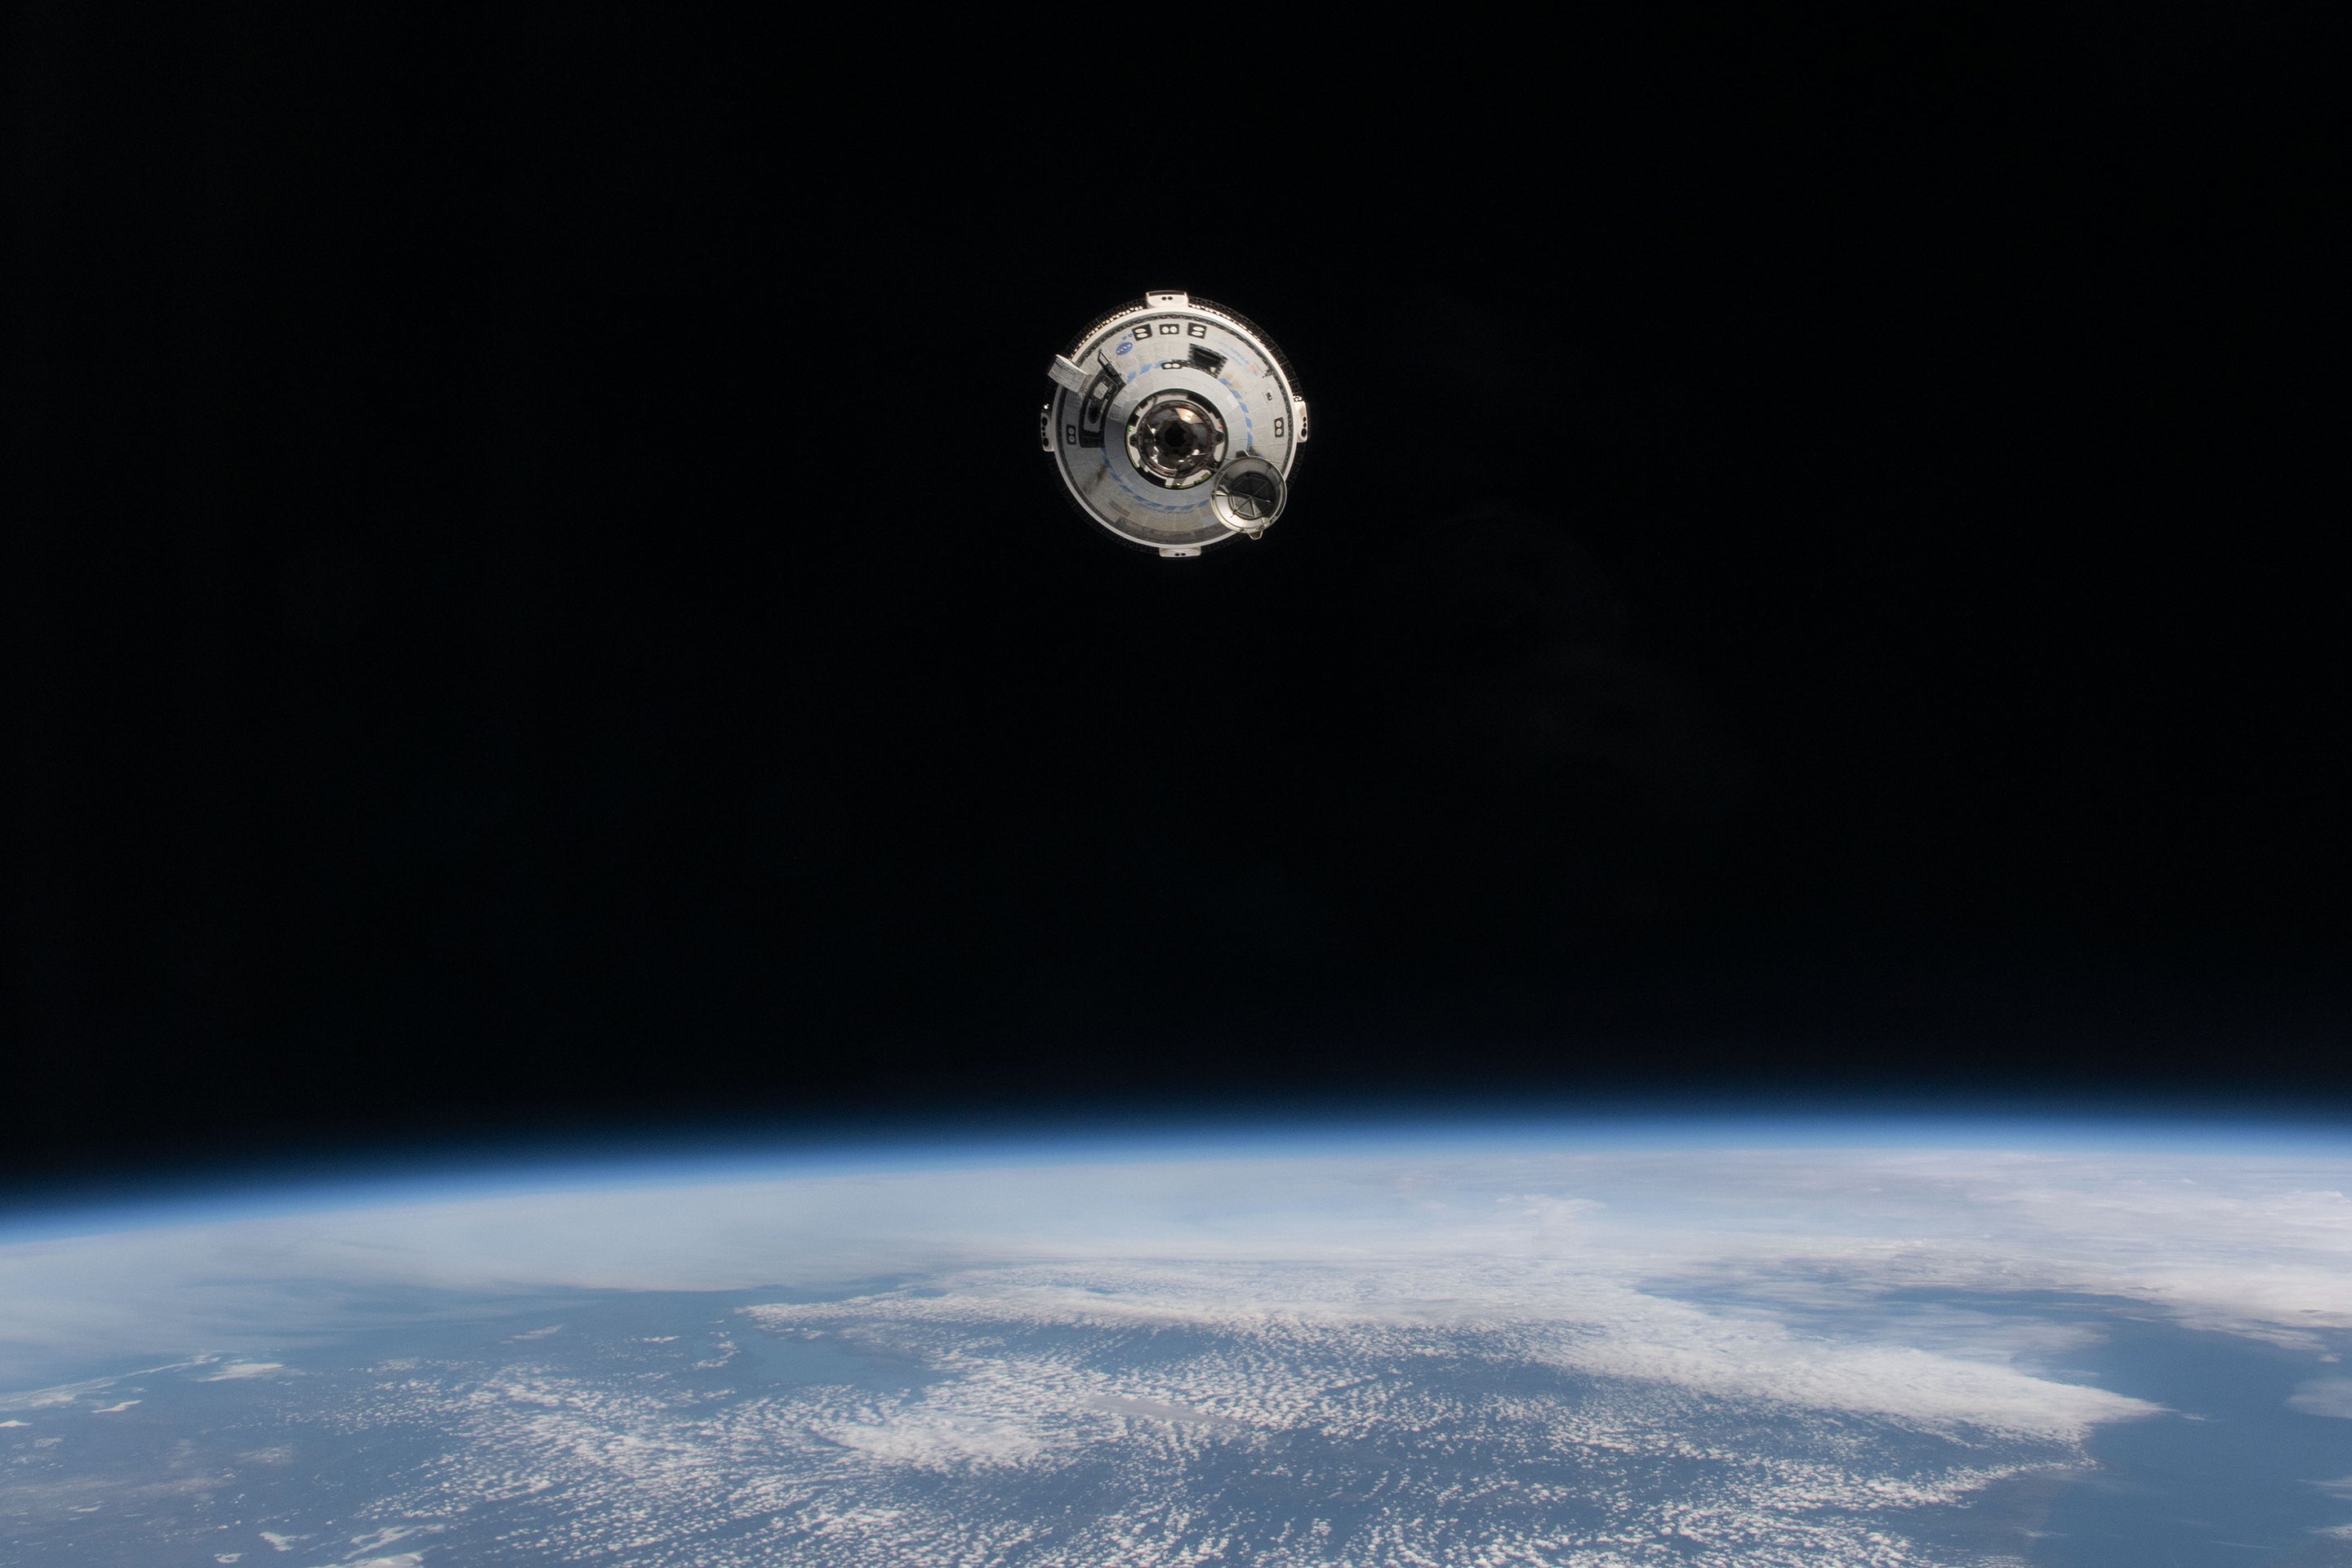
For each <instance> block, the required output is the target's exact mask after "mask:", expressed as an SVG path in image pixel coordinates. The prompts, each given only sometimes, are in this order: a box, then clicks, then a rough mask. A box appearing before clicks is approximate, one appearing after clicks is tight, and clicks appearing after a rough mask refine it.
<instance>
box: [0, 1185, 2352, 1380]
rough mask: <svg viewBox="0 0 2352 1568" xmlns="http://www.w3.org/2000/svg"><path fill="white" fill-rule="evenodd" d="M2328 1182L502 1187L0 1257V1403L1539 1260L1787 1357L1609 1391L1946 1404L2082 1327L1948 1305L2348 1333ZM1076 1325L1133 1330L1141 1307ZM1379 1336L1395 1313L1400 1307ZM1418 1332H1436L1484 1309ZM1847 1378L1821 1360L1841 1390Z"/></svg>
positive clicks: (2351, 1211) (2037, 1361)
mask: <svg viewBox="0 0 2352 1568" xmlns="http://www.w3.org/2000/svg"><path fill="white" fill-rule="evenodd" d="M2347 1190H2352V1160H2344V1159H2336V1160H2328V1159H2322V1158H2318V1157H2315V1156H2296V1157H2294V1158H2287V1157H2284V1156H2282V1157H2277V1158H2269V1157H2259V1156H2253V1155H2221V1154H2203V1153H2181V1154H2178V1155H2165V1154H2148V1153H2122V1152H2117V1153H2085V1154H2073V1155H2066V1154H2051V1153H2022V1152H2021V1153H2000V1152H1937V1151H1933V1150H1882V1151H1870V1150H1843V1151H1841V1150H1826V1151H1824V1150H1791V1149H1781V1150H1760V1151H1738V1150H1719V1151H1713V1152H1709V1151H1705V1150H1692V1149H1682V1150H1675V1151H1643V1150H1640V1149H1632V1150H1627V1149H1613V1150H1611V1149H1594V1150H1590V1151H1579V1150H1577V1149H1576V1148H1574V1147H1573V1146H1570V1145H1567V1144H1565V1143H1563V1142H1560V1141H1555V1142H1553V1143H1552V1144H1551V1145H1549V1146H1542V1145H1537V1144H1532V1143H1531V1144H1530V1145H1528V1146H1527V1147H1525V1148H1510V1147H1488V1148H1485V1149H1481V1150H1477V1151H1468V1152H1465V1151H1463V1150H1460V1149H1454V1150H1447V1149H1444V1148H1404V1147H1398V1148H1392V1149H1380V1148H1373V1147H1369V1146H1368V1147H1366V1148H1365V1149H1363V1150H1362V1151H1361V1152H1355V1153H1346V1152H1325V1153H1319V1154H1316V1155H1313V1156H1308V1157H1299V1158H1278V1157H1265V1156H1242V1155H1234V1156H1231V1157H1220V1158H1203V1159H1196V1160H1177V1159H1159V1160H1150V1161H1136V1162H1128V1163H1118V1162H1101V1161H1095V1162H1085V1163H1065V1164H1055V1163H1046V1162H1042V1161H1041V1162H1040V1163H1034V1164H1028V1165H1018V1164H1009V1163H995V1164H980V1163H975V1164H974V1165H973V1166H972V1167H971V1168H968V1169H961V1170H950V1169H934V1170H927V1171H910V1172H904V1173H896V1174H889V1173H884V1174H866V1175H840V1174H833V1175H814V1176H813V1175H789V1174H787V1175H783V1176H780V1177H778V1178H777V1179H773V1180H765V1181H750V1180H740V1179H739V1180H730V1181H726V1182H713V1183H709V1184H703V1185H699V1186H697V1185H688V1184H675V1185H667V1186H652V1185H646V1186H636V1187H615V1188H609V1189H603V1190H575V1191H568V1192H535V1193H514V1194H503V1195H486V1196H483V1197H480V1198H477V1199H473V1200H469V1201H462V1202H460V1201H444V1202H436V1203H430V1204H411V1205H402V1206H394V1207H380V1208H375V1209H370V1210H354V1211H348V1212H340V1213H315V1214H305V1215H288V1216H284V1217H278V1218H257V1219H247V1220H242V1221H236V1222H223V1223H214V1224H207V1225H197V1226H176V1227H169V1228H162V1229H154V1230H148V1231H143V1232H120V1233H115V1234H110V1235H106V1236H98V1237H79V1238H68V1239H58V1240H47V1241H40V1242H30V1243H23V1244H18V1245H16V1246H9V1247H0V1383H5V1382H17V1383H19V1384H22V1383H24V1382H29V1381H32V1380H34V1379H36V1378H37V1377H40V1376H42V1375H45V1374H46V1375H50V1376H53V1377H54V1376H57V1375H61V1374H70V1373H71V1371H72V1370H73V1369H74V1368H75V1367H76V1366H77V1365H78V1364H79V1365H80V1366H85V1367H87V1366H89V1365H91V1364H92V1363H111V1364H114V1365H120V1364H121V1361H122V1360H123V1359H124V1358H126V1357H127V1356H129V1355H131V1354H133V1353H136V1352H141V1351H148V1352H154V1353H155V1354H156V1355H157V1356H158V1357H161V1356H170V1355H182V1356H184V1355H188V1354H191V1353H194V1352H210V1353H215V1354H244V1355H247V1356H252V1357H253V1358H254V1359H252V1360H249V1361H239V1362H236V1363H228V1364H229V1366H231V1367H244V1366H254V1367H259V1366H265V1365H271V1364H272V1360H271V1359H268V1358H269V1356H270V1352H282V1351H283V1350H285V1349H288V1348H291V1347H293V1346H296V1345H299V1344H300V1343H303V1342H307V1340H308V1339H309V1338H310V1337H311V1336H318V1335H322V1334H328V1333H345V1332H349V1331H354V1330H358V1329H363V1328H365V1327H366V1326H368V1325H369V1324H371V1323H374V1322H383V1321H393V1320H395V1319H414V1318H415V1316H417V1315H419V1314H420V1313H421V1312H425V1311H428V1310H446V1311H449V1312H452V1313H456V1312H469V1313H470V1312H474V1311H478V1310H479V1309H480V1305H481V1302H482V1300H483V1298H484V1297H486V1296H487V1297H489V1298H493V1299H496V1300H503V1301H505V1302H507V1303H508V1304H509V1305H510V1306H512V1307H514V1308H515V1309H516V1310H530V1308H531V1307H532V1306H533V1305H534V1304H540V1303H543V1304H545V1305H547V1306H548V1307H549V1308H550V1309H551V1318H552V1316H553V1309H554V1306H555V1303H557V1302H559V1301H560V1300H562V1293H563V1292H565V1291H568V1290H571V1289H578V1288H589V1289H741V1288H751V1287H760V1286H778V1287H796V1288H803V1289H838V1288H839V1287H841V1286H842V1285H843V1284H845V1283H847V1282H850V1281H854V1280H857V1279H874V1278H885V1277H898V1278H905V1277H910V1276H941V1275H947V1274H952V1273H954V1272H955V1271H957V1270H959V1269H969V1268H974V1267H980V1266H985V1267H1003V1266H1007V1265H1015V1266H1017V1265H1049V1264H1059V1265H1081V1264H1085V1265H1092V1264H1096V1263H1111V1262H1118V1261H1139V1262H1150V1263H1154V1264H1168V1263H1175V1262H1181V1261H1186V1260H1197V1261H1202V1262H1223V1263H1251V1262H1264V1263H1274V1262H1306V1263H1312V1264H1321V1265H1328V1266H1330V1267H1332V1268H1340V1269H1359V1270H1363V1269H1370V1270H1372V1271H1373V1272H1374V1273H1376V1274H1377V1273H1380V1272H1381V1271H1384V1270H1386V1271H1393V1270H1395V1269H1399V1268H1411V1267H1419V1266H1421V1265H1423V1264H1428V1265H1431V1266H1434V1265H1435V1264H1437V1263H1438V1262H1440V1261H1441V1260H1443V1261H1445V1262H1446V1264H1447V1266H1448V1267H1450V1268H1456V1269H1457V1271H1458V1269H1459V1268H1465V1267H1470V1266H1473V1265H1486V1264H1493V1265H1496V1266H1497V1267H1502V1266H1511V1267H1517V1266H1518V1265H1522V1264H1527V1265H1533V1264H1541V1263H1549V1264H1553V1265H1558V1266H1560V1267H1562V1268H1566V1269H1568V1270H1570V1272H1572V1273H1574V1274H1576V1275H1578V1276H1579V1277H1580V1278H1583V1279H1590V1280H1592V1281H1598V1282H1601V1283H1604V1284H1607V1285H1609V1286H1611V1287H1612V1288H1617V1289H1635V1288H1636V1287H1638V1288H1639V1289H1640V1290H1641V1291H1642V1293H1643V1295H1644V1296H1645V1297H1646V1298H1648V1299H1650V1300H1664V1299H1666V1298H1669V1297H1680V1298H1682V1299H1685V1300H1706V1301H1711V1302H1717V1303H1718V1305H1717V1307H1716V1308H1713V1309H1711V1310H1713V1311H1714V1313H1715V1321H1730V1319H1729V1317H1727V1315H1726V1314H1727V1308H1724V1307H1722V1306H1721V1305H1720V1303H1721V1302H1723V1301H1726V1300H1738V1301H1739V1302H1741V1303H1743V1309H1742V1310H1743V1311H1744V1312H1745V1313H1746V1314H1747V1315H1748V1317H1749V1318H1752V1319H1753V1320H1754V1321H1755V1322H1756V1323H1757V1324H1759V1325H1767V1326H1769V1325H1777V1326H1778V1330H1779V1331H1780V1333H1782V1334H1784V1335H1786V1336H1789V1338H1788V1339H1787V1341H1786V1342H1782V1341H1780V1340H1775V1339H1773V1338H1772V1337H1771V1334H1770V1333H1769V1332H1766V1331H1764V1329H1762V1328H1759V1329H1757V1330H1756V1331H1754V1332H1753V1333H1750V1334H1749V1335H1748V1337H1747V1338H1739V1337H1737V1336H1736V1335H1735V1336H1733V1337H1730V1338H1718V1339H1716V1340H1713V1341H1709V1342H1706V1343H1704V1344H1703V1343H1700V1342H1696V1341H1691V1340H1687V1339H1678V1340H1675V1341H1673V1342H1672V1343H1671V1344H1665V1343H1661V1344H1657V1345H1651V1346H1649V1347H1648V1348H1646V1349H1644V1348H1640V1347H1641V1346H1642V1345H1643V1342H1641V1341H1640V1340H1639V1339H1638V1337H1637V1336H1630V1335H1629V1336H1627V1337H1623V1338H1622V1339H1621V1341H1620V1342H1617V1346H1616V1349H1615V1350H1614V1351H1613V1352H1612V1353H1614V1354H1617V1355H1619V1356H1621V1357H1622V1358H1625V1363H1626V1364H1627V1365H1629V1366H1630V1365H1632V1364H1634V1363H1642V1364H1645V1365H1653V1366H1657V1367H1668V1366H1681V1365H1693V1364H1697V1363H1707V1364H1710V1365H1713V1366H1715V1367H1716V1369H1717V1374H1726V1375H1727V1371H1726V1368H1727V1364H1728V1363H1731V1362H1735V1361H1738V1359H1739V1358H1741V1357H1752V1358H1754V1363H1755V1366H1756V1368H1757V1370H1756V1372H1755V1373H1754V1375H1755V1376H1757V1377H1759V1378H1767V1377H1769V1378H1770V1379H1775V1380H1779V1382H1780V1384H1788V1385H1790V1386H1793V1385H1794V1383H1795V1382H1797V1381H1801V1380H1802V1379H1804V1378H1813V1379H1814V1380H1815V1381H1816V1382H1817V1383H1818V1384H1820V1386H1821V1387H1822V1388H1823V1389H1827V1388H1828V1387H1829V1386H1830V1385H1831V1384H1832V1383H1834V1382H1835V1378H1836V1376H1843V1375H1844V1374H1843V1373H1838V1374H1835V1375H1834V1376H1833V1375H1832V1373H1831V1372H1830V1371H1828V1370H1825V1369H1823V1368H1822V1367H1817V1366H1816V1365H1815V1363H1814V1362H1813V1361H1811V1360H1808V1359H1807V1355H1806V1354H1801V1353H1800V1352H1798V1351H1796V1350H1792V1349H1790V1348H1788V1347H1789V1346H1790V1345H1802V1344H1805V1343H1808V1342H1809V1341H1808V1339H1807V1334H1808V1331H1809V1328H1808V1326H1809V1325H1811V1326H1812V1327H1813V1328H1819V1327H1820V1326H1821V1325H1823V1324H1829V1323H1835V1324H1837V1325H1839V1332H1840V1333H1842V1334H1843V1335H1844V1336H1845V1337H1846V1339H1847V1340H1849V1341H1851V1342H1857V1343H1858V1342H1861V1341H1864V1340H1867V1341H1870V1342H1873V1343H1874V1344H1875V1346H1876V1347H1877V1353H1879V1354H1880V1355H1881V1356H1882V1358H1883V1359H1882V1360H1881V1361H1880V1362H1878V1363H1873V1365H1874V1371H1872V1372H1871V1373H1868V1374H1867V1375H1859V1377H1858V1382H1857V1387H1860V1386H1862V1385H1865V1384H1876V1383H1882V1382H1884V1383H1889V1384H1894V1385H1904V1384H1906V1379H1909V1378H1910V1375H1911V1374H1910V1373H1909V1372H1907V1371H1906V1370H1905V1369H1906V1368H1908V1367H1911V1366H1913V1365H1914V1364H1915V1363H1911V1362H1908V1361H1906V1360H1904V1359H1903V1358H1904V1356H1905V1355H1906V1353H1913V1354H1916V1355H1920V1356H1926V1357H1928V1358H1931V1360H1932V1361H1933V1362H1934V1363H1935V1364H1936V1365H1937V1368H1938V1369H1939V1370H1938V1371H1937V1373H1936V1379H1937V1380H1940V1382H1938V1383H1937V1386H1945V1387H1958V1386H1960V1382H1958V1381H1955V1380H1959V1379H1960V1374H1959V1373H1956V1372H1952V1371H1949V1370H1948V1364H1949V1365H1957V1364H1959V1363H1975V1364H1977V1365H1978V1366H1979V1368H1982V1367H1990V1368H1994V1369H2011V1370H2017V1371H2019V1372H2020V1375H2026V1374H2029V1373H2033V1371H2034V1369H2035V1368H2037V1367H2042V1368H2046V1367H2049V1366H2052V1365H2055V1364H2063V1360H2064V1357H2065V1355H2066V1353H2067V1352H2068V1350H2069V1349H2070V1348H2071V1346H2072V1345H2075V1344H2080V1343H2082V1342H2084V1340H2085V1338H2086V1337H2087V1336H2088V1335H2090V1334H2091V1333H2092V1331H2088V1330H2084V1329H2082V1328H2079V1327H2073V1328H2069V1327H2064V1326H2061V1325H2055V1324H2053V1323H2050V1322H2047V1321H2033V1320H2031V1319H2028V1318H2021V1317H2019V1316H2017V1315H2015V1314H2007V1315H2003V1316H2000V1317H1993V1316H1989V1315H1985V1314H1975V1315H1973V1316H1972V1315H1971V1314H1969V1313H1968V1312H1967V1311H1966V1310H1963V1308H1962V1307H1961V1306H1958V1305H1956V1304H1955V1300H1957V1299H1958V1298H1963V1297H1965V1296H1966V1295H1967V1294H1968V1293H1969V1292H1973V1291H2001V1292H2013V1291H2021V1290H2063V1291H2070V1292H2079V1293H2084V1294H2091V1295H2105V1296H2116V1297H2122V1298H2125V1299H2127V1300H2132V1301H2136V1302H2138V1303H2142V1304H2143V1305H2145V1306H2147V1307H2148V1308H2151V1309H2154V1310H2159V1311H2162V1312H2164V1313H2166V1314H2168V1315H2170V1316H2172V1317H2173V1318H2175V1319H2177V1320H2179V1321H2183V1322H2186V1323H2189V1324H2191V1325H2193V1326H2197V1327H2200V1328H2210V1329H2219V1330H2223V1331H2230V1332H2233V1333H2239V1334H2245V1335H2251V1336H2254V1337H2259V1338H2263V1339H2266V1340H2269V1341H2272V1342H2276V1343H2279V1344H2283V1345H2287V1346H2290V1347H2294V1348H2297V1349H2304V1350H2316V1349H2318V1348H2319V1347H2320V1345H2321V1344H2322V1343H2323V1342H2324V1341H2325V1340H2326V1336H2329V1335H2333V1334H2338V1333H2341V1332H2343V1331H2347V1330H2352V1200H2347V1198H2346V1196H2345V1193H2346V1192H2347ZM1432 1278H1434V1276H1432ZM1429 1288H1430V1289H1441V1287H1439V1286H1436V1285H1432V1286H1430V1287H1429ZM1452 1288H1453V1287H1444V1288H1443V1289H1452ZM420 1289H421V1290H423V1291H425V1292H431V1291H436V1290H437V1291H446V1292H448V1293H449V1294H448V1295H446V1296H445V1297H441V1298H438V1299H437V1300H438V1301H439V1303H440V1304H439V1305H438V1306H437V1307H423V1306H420V1305H419V1304H418V1303H419V1301H420V1300H436V1298H433V1297H430V1296H420V1294H419V1291H420ZM1897 1290H1914V1291H1934V1292H1937V1293H1938V1294H1939V1295H1940V1297H1942V1298H1943V1301H1942V1304H1941V1305H1940V1306H1939V1307H1937V1308H1935V1309H1932V1310H1922V1309H1916V1308H1913V1307H1910V1306H1906V1305H1901V1304H1899V1303H1895V1302H1894V1301H1893V1300H1892V1298H1891V1296H1890V1293H1891V1292H1895V1291H1897ZM1089 1310H1093V1311H1096V1312H1097V1313H1109V1312H1119V1311H1128V1312H1132V1311H1139V1310H1147V1308H1146V1307H1145V1306H1144V1305H1143V1304H1142V1302H1141V1300H1140V1299H1138V1300H1128V1301H1124V1302H1114V1301H1109V1300H1104V1301H1098V1302H1096V1303H1095V1304H1094V1305H1093V1306H1092V1307H1091V1308H1089ZM1148 1310H1172V1308H1170V1307H1169V1305H1168V1303H1166V1302H1162V1303H1161V1305H1160V1307H1155V1308H1150V1309H1148ZM1381 1310H1392V1311H1402V1310H1406V1309H1405V1307H1404V1306H1403V1305H1402V1304H1401V1302H1399V1301H1398V1300H1389V1301H1387V1303H1386V1304H1385V1305H1384V1306H1383V1307H1382V1309H1381ZM1414 1310H1426V1311H1429V1312H1432V1313H1434V1314H1436V1315H1437V1316H1438V1317H1439V1318H1441V1319H1443V1318H1444V1316H1445V1314H1446V1313H1447V1312H1449V1311H1456V1310H1459V1311H1468V1310H1472V1309H1471V1308H1469V1307H1461V1308H1458V1309H1457V1308H1453V1307H1448V1306H1447V1305H1445V1303H1444V1302H1443V1301H1435V1302H1433V1303H1429V1304H1424V1306H1423V1308H1419V1309H1414ZM1479 1310H1485V1309H1483V1308H1482V1309H1479ZM542 1321H548V1320H542ZM1725 1332H1726V1333H1729V1332H1730V1331H1725ZM1741 1332H1747V1331H1745V1330H1743V1331H1741ZM1709 1345H1711V1346H1712V1348H1711V1349H1710V1348H1708V1346H1709ZM1596 1353H1597V1352H1596ZM1860 1353H1861V1352H1860V1351H1859V1350H1854V1351H1851V1352H1845V1354H1846V1359H1845V1361H1843V1362H1842V1363H1839V1364H1841V1365H1847V1366H1851V1365H1857V1364H1859V1363H1855V1362H1854V1361H1853V1357H1854V1356H1856V1355H1859V1354H1860ZM1694 1358H1696V1360H1694ZM1922 1364H1924V1363H1922ZM1807 1368H1812V1369H1813V1370H1811V1371H1808V1370H1806V1369H1807ZM209 1375H212V1376H215V1377H231V1376H240V1375H260V1374H259V1373H239V1372H235V1371H230V1370H224V1369H220V1368H215V1370H214V1371H212V1372H211V1373H210V1374H209ZM1824 1380H1826V1381H1824ZM1931 1381H1932V1380H1931ZM2043 1381H2045V1382H2046V1381H2049V1380H2048V1379H2047V1378H2046V1377H2045V1378H2044V1379H2043ZM93 1386H94V1385H93ZM1970 1386H1973V1387H1975V1388H1976V1389H1977V1391H1978V1392H1976V1393H1973V1394H1969V1395H1968V1396H1967V1397H1968V1399H1970V1400H1976V1401H1978V1402H1979V1404H1982V1405H1984V1407H1986V1408H1990V1407H1991V1406H1992V1405H1998V1403H1999V1401H1998V1399H1996V1398H1994V1397H1993V1396H1992V1394H1990V1390H1991V1389H1992V1388H1993V1387H1994V1386H1995V1384H1991V1383H1979V1384H1974V1385H1970ZM1816 1396H1817V1397H1822V1398H1827V1397H1829V1394H1827V1393H1822V1394H1818V1395H1816ZM64 1397H68V1398H70V1397H71V1395H70V1394H68V1395H65V1396H64ZM1853 1397H1855V1398H1859V1397H1861V1394H1859V1393H1857V1394H1853ZM1906 1397H1910V1396H1909V1395H1906ZM1922 1397H1924V1395H1923V1396H1922ZM2037 1397H2041V1396H2038V1395H2037ZM28 1403H30V1401H29V1400H28V1399H27V1398H26V1396H22V1395H19V1396H16V1397H15V1398H13V1399H0V1405H15V1406H16V1407H18V1408H22V1407H25V1406H26V1405H27V1404H28ZM2053 1419H2054V1417H2053Z"/></svg>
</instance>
